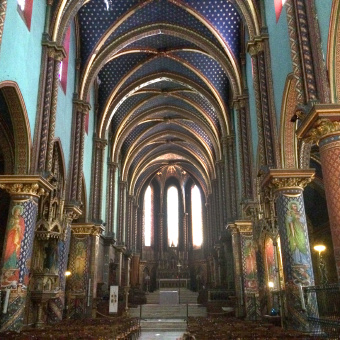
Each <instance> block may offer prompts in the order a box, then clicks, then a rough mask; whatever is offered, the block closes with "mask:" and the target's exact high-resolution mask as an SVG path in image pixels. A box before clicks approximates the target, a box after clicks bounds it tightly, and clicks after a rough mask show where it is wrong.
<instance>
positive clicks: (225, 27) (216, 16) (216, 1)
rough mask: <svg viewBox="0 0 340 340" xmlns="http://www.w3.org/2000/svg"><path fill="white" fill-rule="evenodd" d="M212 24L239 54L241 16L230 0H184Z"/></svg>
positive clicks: (236, 54) (234, 51)
mask: <svg viewBox="0 0 340 340" xmlns="http://www.w3.org/2000/svg"><path fill="white" fill-rule="evenodd" d="M182 2H183V3H185V4H187V5H189V6H190V7H192V8H193V9H195V11H197V12H198V13H199V14H200V15H201V16H203V17H204V18H206V20H207V21H208V22H209V23H210V25H212V26H213V27H214V28H215V29H216V30H217V31H218V33H219V34H220V36H221V37H222V38H223V40H224V41H225V42H226V43H227V44H228V45H229V47H230V49H231V50H232V52H233V53H234V55H235V56H238V54H239V45H240V24H241V18H240V15H239V14H238V12H237V11H236V9H235V7H234V5H233V4H232V3H231V2H230V1H229V0H205V1H197V0H182Z"/></svg>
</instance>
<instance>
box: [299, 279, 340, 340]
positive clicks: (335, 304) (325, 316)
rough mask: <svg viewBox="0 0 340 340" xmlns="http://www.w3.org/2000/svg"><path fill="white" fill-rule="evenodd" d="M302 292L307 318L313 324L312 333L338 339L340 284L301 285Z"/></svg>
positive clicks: (339, 331) (339, 326) (339, 329)
mask: <svg viewBox="0 0 340 340" xmlns="http://www.w3.org/2000/svg"><path fill="white" fill-rule="evenodd" d="M303 292H304V303H305V306H306V312H307V315H308V320H309V322H310V323H311V324H312V325H313V327H312V328H313V332H314V334H316V335H318V336H321V337H325V338H327V339H333V338H334V339H338V336H339V334H340V284H328V285H321V286H310V287H303ZM315 301H316V303H315ZM315 307H316V308H315Z"/></svg>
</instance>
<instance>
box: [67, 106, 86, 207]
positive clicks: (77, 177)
mask: <svg viewBox="0 0 340 340" xmlns="http://www.w3.org/2000/svg"><path fill="white" fill-rule="evenodd" d="M89 110H90V104H89V103H87V102H84V101H81V100H73V127H72V129H73V135H74V136H76V138H73V139H72V153H73V157H72V158H71V162H72V165H71V169H72V171H71V180H70V182H71V190H70V201H71V202H78V204H80V202H81V198H82V188H83V185H82V179H83V175H82V174H83V163H84V140H85V118H86V115H88V114H89ZM83 203H84V202H83Z"/></svg>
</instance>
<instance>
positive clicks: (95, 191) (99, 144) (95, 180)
mask: <svg viewBox="0 0 340 340" xmlns="http://www.w3.org/2000/svg"><path fill="white" fill-rule="evenodd" d="M106 145H107V141H106V140H105V139H99V138H95V139H94V155H93V163H94V169H93V171H92V173H93V177H92V190H91V203H92V204H91V219H92V220H93V221H96V222H99V221H101V212H102V192H103V165H104V151H105V147H106Z"/></svg>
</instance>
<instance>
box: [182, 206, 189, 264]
mask: <svg viewBox="0 0 340 340" xmlns="http://www.w3.org/2000/svg"><path fill="white" fill-rule="evenodd" d="M183 251H184V254H185V255H184V258H185V259H186V258H187V254H188V213H186V212H184V213H183Z"/></svg>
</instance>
